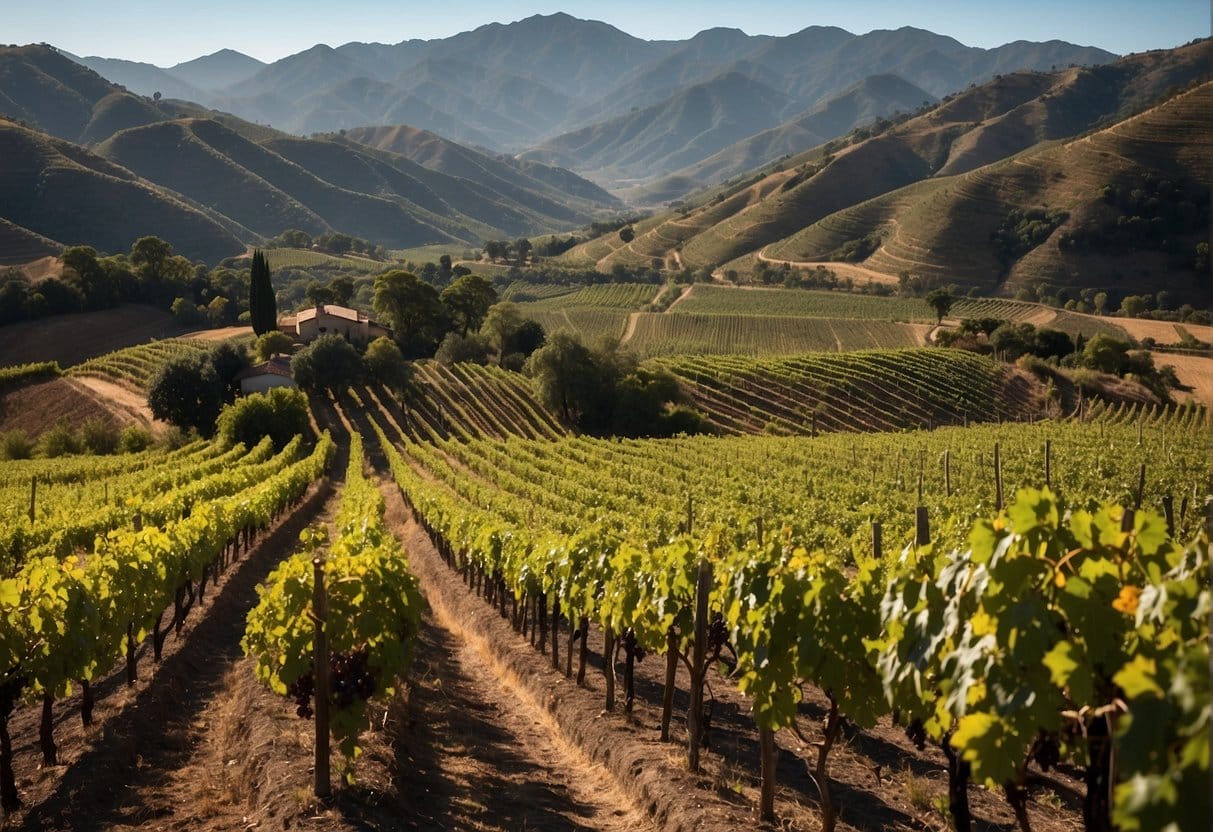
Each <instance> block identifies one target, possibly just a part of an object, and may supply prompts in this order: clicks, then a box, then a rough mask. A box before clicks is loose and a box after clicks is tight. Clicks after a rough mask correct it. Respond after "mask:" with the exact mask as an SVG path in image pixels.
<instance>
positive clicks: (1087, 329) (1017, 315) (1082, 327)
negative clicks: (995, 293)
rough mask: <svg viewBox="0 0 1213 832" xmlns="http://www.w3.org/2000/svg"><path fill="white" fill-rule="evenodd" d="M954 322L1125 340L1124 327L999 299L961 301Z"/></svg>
mask: <svg viewBox="0 0 1213 832" xmlns="http://www.w3.org/2000/svg"><path fill="white" fill-rule="evenodd" d="M951 317H954V318H997V319H999V320H1002V321H1014V322H1016V323H1021V322H1022V323H1031V324H1035V325H1037V326H1047V327H1051V328H1053V329H1060V330H1062V331H1063V332H1069V333H1071V334H1072V335H1078V334H1081V335H1082V336H1083V337H1084V338H1090V337H1091V336H1093V335H1101V334H1102V335H1109V336H1111V337H1113V338H1118V339H1120V340H1122V341H1124V340H1128V337H1129V336H1128V333H1127V332H1125V329H1124V327H1122V326H1120V325H1119V324H1117V323H1114V322H1113V321H1105V320H1101V319H1099V318H1095V317H1092V316H1090V315H1079V314H1077V313H1074V312H1067V311H1066V310H1064V309H1053V308H1051V307H1048V306H1041V305H1040V304H1037V303H1025V302H1023V301H1018V300H1005V299H1001V298H964V299H961V300H958V301H957V302H956V303H955V305H954V306H953V307H952V311H951Z"/></svg>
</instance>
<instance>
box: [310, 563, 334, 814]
mask: <svg viewBox="0 0 1213 832" xmlns="http://www.w3.org/2000/svg"><path fill="white" fill-rule="evenodd" d="M312 568H313V582H312V623H313V624H314V625H315V631H314V635H313V641H312V680H313V681H314V683H315V685H314V687H315V694H314V699H315V709H314V711H315V716H316V765H315V779H314V782H313V785H312V791H313V793H314V794H315V795H316V797H318V798H321V799H322V800H324V799H327V798H328V797H329V796H330V795H331V794H332V788H331V784H330V777H329V687H330V685H329V644H328V633H327V632H326V631H325V624H326V619H327V618H328V595H327V594H326V593H325V590H324V559H323V558H314V559H313V560H312Z"/></svg>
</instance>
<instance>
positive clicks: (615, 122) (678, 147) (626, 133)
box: [521, 72, 791, 182]
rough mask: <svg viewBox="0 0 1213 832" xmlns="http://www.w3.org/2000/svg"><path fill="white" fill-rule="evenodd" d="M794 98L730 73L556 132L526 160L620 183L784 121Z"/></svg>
mask: <svg viewBox="0 0 1213 832" xmlns="http://www.w3.org/2000/svg"><path fill="white" fill-rule="evenodd" d="M790 104H791V102H790V100H789V99H788V97H787V96H785V95H783V94H782V93H780V92H778V91H777V90H775V89H773V88H771V87H769V86H767V85H766V84H762V83H760V82H757V81H754V80H752V79H750V78H747V77H746V76H745V75H742V74H741V73H736V72H734V73H729V74H727V75H724V76H721V77H720V78H717V79H715V80H712V81H709V82H707V83H704V84H697V85H695V86H692V87H690V88H688V89H686V90H683V91H681V92H679V93H678V94H676V95H674V96H672V97H671V98H669V99H667V100H666V101H663V102H661V103H660V104H656V105H654V106H652V107H647V108H645V109H643V110H639V111H637V112H635V113H630V114H628V115H625V116H620V117H619V118H616V119H612V120H611V121H607V122H603V123H601V124H596V125H594V126H592V127H586V128H583V129H581V130H577V131H575V132H572V133H567V134H565V135H563V136H558V137H557V138H554V139H551V140H550V141H547V142H545V143H544V144H542V145H540V146H539V147H536V148H534V149H533V150H529V151H527V152H526V153H525V154H523V155H522V157H521V158H523V159H530V160H534V161H539V162H544V163H547V164H554V165H560V166H561V167H568V168H575V169H577V170H579V171H581V172H582V173H584V174H585V175H587V176H589V177H590V178H591V179H597V180H600V181H609V182H620V181H623V180H629V179H639V178H644V177H647V176H649V175H651V173H652V172H653V171H670V170H676V169H678V168H680V167H683V166H685V165H687V164H691V163H693V162H697V161H699V160H700V159H702V158H704V157H705V156H709V155H711V154H712V153H715V152H716V151H718V150H720V149H721V148H723V147H726V146H728V145H730V144H732V143H733V142H735V141H738V140H740V139H742V138H744V137H746V136H749V135H752V134H753V133H754V132H756V131H757V130H762V129H765V128H767V127H771V126H773V125H775V124H778V123H779V122H780V121H782V120H783V117H784V115H785V113H786V110H787V108H788V107H789V106H790Z"/></svg>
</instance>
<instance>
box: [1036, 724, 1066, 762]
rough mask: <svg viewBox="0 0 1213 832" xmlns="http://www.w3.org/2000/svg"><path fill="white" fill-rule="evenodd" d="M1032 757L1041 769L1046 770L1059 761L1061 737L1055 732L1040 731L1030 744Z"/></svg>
mask: <svg viewBox="0 0 1213 832" xmlns="http://www.w3.org/2000/svg"><path fill="white" fill-rule="evenodd" d="M1032 759H1033V760H1035V761H1036V765H1038V766H1040V770H1041V771H1048V770H1049V769H1051V768H1053V767H1054V766H1056V765H1057V764H1058V763H1059V762H1061V739H1060V737H1058V736H1057V734H1054V733H1049V732H1045V731H1041V732H1040V734H1039V735H1038V736H1037V737H1036V742H1035V743H1033V745H1032Z"/></svg>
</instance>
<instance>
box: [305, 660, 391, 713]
mask: <svg viewBox="0 0 1213 832" xmlns="http://www.w3.org/2000/svg"><path fill="white" fill-rule="evenodd" d="M367 658H368V657H367V652H366V650H355V651H353V652H351V653H333V654H331V655H330V656H329V684H330V686H331V688H330V689H331V690H332V703H333V704H334V705H335V706H336V707H338V708H341V709H345V708H348V707H350V705H352V704H354V700H355V699H361V700H363V701H366V700H367V699H370V698H371V697H372V696H374V695H375V676H374V675H373V674H372V673H371V671H370V668H369V667H368V666H367ZM287 695H288V696H289V697H290V698H291V699H292V700H294V702H295V713H296V714H298V715H299V716H300V717H302V718H304V719H310V718H311V717H312V715H313V714H314V713H315V711H313V710H312V699H313V697H314V696H315V695H316V681H315V679H314V678H312V674H311V673H310V672H309V673H304V674H303V675H302V676H300V677H299V678H298V679H296V680H295V681H294V682H292V683H291V686H290V687H289V688H288V689H287Z"/></svg>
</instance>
